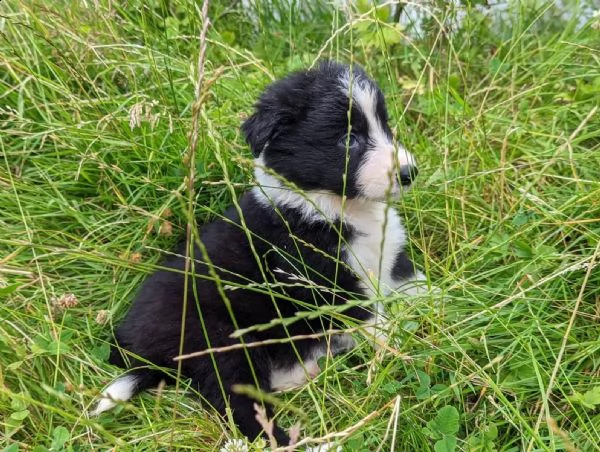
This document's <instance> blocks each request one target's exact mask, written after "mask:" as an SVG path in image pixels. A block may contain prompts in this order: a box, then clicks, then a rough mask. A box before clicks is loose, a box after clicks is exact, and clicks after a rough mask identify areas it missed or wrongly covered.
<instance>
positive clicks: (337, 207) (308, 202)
mask: <svg viewBox="0 0 600 452" xmlns="http://www.w3.org/2000/svg"><path fill="white" fill-rule="evenodd" d="M254 175H255V177H256V182H257V184H258V185H257V186H256V187H254V188H253V189H252V192H253V195H254V197H255V198H256V200H257V201H258V202H259V203H260V204H261V205H263V206H266V207H269V208H271V209H273V208H275V209H280V210H281V211H283V210H293V211H294V212H297V214H298V215H299V216H300V218H299V219H301V220H302V221H304V222H309V223H312V222H317V221H325V222H329V223H333V222H337V221H339V220H340V219H341V220H342V221H343V222H344V223H347V224H349V225H354V224H364V223H365V221H364V220H365V219H369V222H370V223H373V222H383V221H385V217H386V212H387V211H388V210H392V209H390V208H389V207H388V206H386V204H385V203H383V202H378V201H370V200H366V199H357V198H353V199H348V198H346V199H343V198H342V197H341V196H340V195H337V194H335V193H332V192H329V191H319V190H301V189H299V188H298V187H295V186H294V185H293V184H290V183H289V182H287V181H285V180H284V179H283V178H281V177H279V176H277V175H275V174H273V173H272V172H270V171H269V170H268V169H265V167H264V165H263V164H262V159H260V158H259V159H257V162H256V165H255V169H254ZM365 232H366V231H365Z"/></svg>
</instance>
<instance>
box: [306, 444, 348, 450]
mask: <svg viewBox="0 0 600 452" xmlns="http://www.w3.org/2000/svg"><path fill="white" fill-rule="evenodd" d="M333 451H335V452H342V446H336V445H335V444H331V443H324V444H319V445H317V446H310V447H307V448H306V452H333Z"/></svg>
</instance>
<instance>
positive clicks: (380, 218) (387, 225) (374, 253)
mask: <svg viewBox="0 0 600 452" xmlns="http://www.w3.org/2000/svg"><path fill="white" fill-rule="evenodd" d="M347 207H348V208H347V209H345V221H346V223H347V224H349V225H350V226H351V227H352V228H353V229H354V233H353V235H352V239H351V240H350V243H348V244H346V246H345V251H346V256H347V257H346V261H347V263H348V265H349V266H350V267H351V268H352V269H353V270H354V272H355V273H356V274H357V275H358V276H359V277H360V278H361V280H362V283H363V290H364V291H365V294H367V295H375V296H377V295H387V294H389V293H390V292H391V291H392V290H393V289H395V288H396V287H397V285H398V283H399V281H395V279H394V277H393V275H392V270H393V268H394V263H395V262H396V259H397V256H398V253H400V252H401V251H402V250H403V249H404V246H405V244H406V233H405V231H404V227H403V226H402V221H401V220H400V217H399V216H398V213H397V212H396V211H395V210H394V209H392V208H391V207H389V206H386V205H385V204H383V203H376V202H353V203H349V205H348V206H347Z"/></svg>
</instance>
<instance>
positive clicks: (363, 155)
mask: <svg viewBox="0 0 600 452" xmlns="http://www.w3.org/2000/svg"><path fill="white" fill-rule="evenodd" d="M242 130H243V132H244V134H245V136H246V139H247V141H248V143H249V145H250V147H251V149H252V152H253V154H254V157H255V158H256V169H255V175H256V181H257V186H256V187H254V188H253V189H252V190H250V191H248V192H247V193H245V194H244V195H243V196H242V197H241V198H240V199H239V202H238V205H237V206H235V207H231V208H229V209H228V210H227V211H226V212H225V214H224V217H223V218H222V219H219V220H216V221H215V222H213V223H210V224H207V225H205V226H203V227H202V228H201V230H200V241H201V243H202V246H201V247H196V248H195V250H194V261H193V262H192V266H193V269H194V274H193V276H192V275H190V276H189V278H188V282H187V284H186V274H185V271H184V269H185V257H184V256H185V255H186V252H185V245H181V246H180V247H179V248H178V249H177V251H176V253H175V255H174V257H169V258H167V259H166V260H165V262H164V263H163V269H161V270H159V271H157V272H155V273H154V274H152V275H151V276H150V277H149V278H148V279H147V280H146V281H145V282H144V284H143V285H142V287H141V289H140V291H139V293H138V295H137V298H136V299H135V301H134V303H133V305H132V306H131V309H130V311H129V313H128V314H127V316H126V317H125V320H124V321H123V322H122V324H121V325H120V327H119V328H118V330H117V332H116V343H117V345H118V347H117V348H115V349H114V350H113V352H112V354H111V358H110V362H111V363H113V364H116V365H118V366H122V367H128V368H130V371H129V372H128V373H127V374H126V375H125V376H123V377H121V378H119V379H118V380H116V381H115V382H113V383H112V384H111V385H110V386H109V387H108V388H107V389H106V390H104V392H103V396H102V399H101V400H100V402H99V404H98V406H97V408H96V410H95V412H96V413H100V412H102V411H105V410H107V409H110V408H111V407H113V406H114V405H115V404H116V403H115V401H117V400H127V399H129V398H130V397H131V396H133V395H134V394H135V393H137V392H139V391H141V390H144V389H146V388H150V387H153V386H156V385H157V384H158V383H159V382H160V381H161V380H163V379H166V380H167V381H168V380H169V378H168V376H167V374H166V373H165V372H164V370H165V369H167V370H168V369H177V365H178V363H177V362H176V361H174V360H173V358H175V357H176V356H178V355H179V354H180V344H182V345H181V347H182V351H183V353H184V354H187V353H192V352H197V351H201V350H205V349H207V348H215V347H226V346H235V345H236V344H241V343H242V342H243V343H253V342H260V341H265V340H270V339H283V341H280V342H279V343H275V344H274V343H272V342H271V343H269V344H268V345H262V346H259V347H252V348H240V347H238V348H235V347H234V348H233V349H232V350H230V351H227V352H215V353H213V354H205V355H203V356H198V357H193V358H189V359H185V360H183V361H182V362H181V374H182V375H183V376H185V377H187V378H190V379H191V381H192V384H193V386H194V387H195V388H196V389H197V390H198V391H199V393H200V394H201V395H202V396H203V397H204V398H205V399H206V400H207V401H208V402H210V404H212V405H213V406H214V407H215V408H216V409H217V410H218V411H219V412H220V413H221V414H223V413H224V412H225V407H226V405H229V406H230V407H231V409H232V411H233V417H234V420H235V422H236V424H237V426H238V427H239V429H240V431H241V432H242V433H243V434H244V435H246V436H247V437H249V438H251V439H253V438H255V437H256V436H258V435H259V434H260V433H261V426H260V425H259V423H258V422H257V421H256V420H255V411H254V408H253V404H254V400H253V399H252V398H250V397H248V396H247V395H244V394H243V393H240V392H239V391H236V390H234V386H235V385H250V386H252V387H255V388H257V389H259V390H261V391H265V392H269V391H274V390H281V389H288V388H292V387H296V386H299V385H301V384H303V383H304V382H305V381H306V379H307V378H312V377H314V376H315V375H316V374H317V373H318V372H319V366H318V365H317V360H318V359H319V358H320V357H322V356H324V355H326V354H336V353H339V352H341V351H345V350H347V349H349V348H351V347H352V346H353V344H354V341H353V339H352V338H351V337H350V336H348V335H332V336H331V337H326V336H325V335H322V336H321V338H317V339H302V340H300V339H298V340H294V339H293V338H294V337H295V336H300V335H308V334H313V333H319V332H321V333H322V332H324V331H325V330H329V329H331V328H340V327H343V326H344V325H345V324H347V322H348V321H349V322H351V323H362V322H365V323H366V324H368V325H371V326H370V328H372V329H373V332H374V333H376V329H375V328H374V327H373V324H377V323H378V322H380V321H381V319H383V318H384V311H383V307H382V305H381V304H380V303H375V302H373V303H368V302H365V303H357V302H354V303H348V302H349V301H357V300H368V299H371V298H375V297H378V298H379V299H381V296H385V295H387V294H388V293H389V292H390V291H392V290H394V289H396V288H398V287H400V286H402V285H403V284H405V283H406V282H408V281H411V280H415V279H421V278H422V276H421V275H420V274H419V273H418V272H416V271H415V268H414V266H413V264H412V263H411V262H410V261H409V259H408V257H407V255H406V253H405V252H404V246H405V243H406V234H405V231H404V228H403V226H402V223H401V220H400V218H399V216H398V214H397V213H396V212H395V211H394V210H393V209H391V208H389V206H387V205H386V201H387V200H389V199H390V198H391V199H393V198H394V197H397V196H399V195H400V194H401V193H402V191H403V190H405V189H407V188H408V187H409V186H410V184H411V182H412V181H413V179H414V177H415V176H416V174H417V168H416V164H415V160H414V158H413V157H412V155H411V154H410V153H409V152H407V151H406V150H405V149H404V148H403V147H402V146H400V145H399V144H397V143H395V142H394V139H393V137H392V132H391V130H390V128H389V126H388V115H387V111H386V105H385V101H384V97H383V94H382V93H381V91H380V90H379V88H378V87H377V85H376V84H375V83H374V82H373V81H372V80H370V79H369V78H368V77H367V75H366V74H365V72H364V71H363V70H362V69H360V68H359V67H357V66H353V67H348V66H345V65H342V64H338V63H334V62H324V63H322V64H321V65H320V66H319V67H318V68H316V69H311V70H306V71H301V72H297V73H294V74H291V75H289V76H287V77H286V78H284V79H282V80H279V81H276V82H274V83H273V84H271V85H270V86H269V87H268V88H267V89H266V90H265V92H264V93H263V94H262V96H261V97H260V100H259V101H258V103H257V104H256V106H255V111H254V113H253V114H252V115H251V116H250V117H249V118H248V120H247V121H246V122H245V123H244V124H243V125H242ZM186 291H187V306H186V307H185V308H184V297H186ZM322 307H327V309H326V312H327V315H324V314H322V312H323V310H322ZM319 308H321V315H310V314H311V313H313V312H315V311H316V310H318V309H319ZM282 319H283V320H282ZM270 322H272V323H270ZM258 325H262V326H263V327H257V326H258ZM245 329H247V330H246V333H245V334H243V335H242V336H241V337H239V334H238V335H234V332H236V331H238V330H245ZM288 338H292V339H291V340H290V339H288ZM121 352H124V353H125V354H126V355H127V358H128V359H127V360H128V361H129V363H128V364H126V359H125V358H124V357H123V355H122V354H121ZM161 369H163V370H161ZM171 374H173V373H171ZM266 408H267V414H268V416H269V417H271V416H272V409H271V408H270V407H268V406H267V407H266ZM274 435H275V437H276V439H277V440H278V442H279V443H280V444H288V441H289V438H288V436H287V435H286V434H285V433H284V432H283V430H282V429H281V428H279V427H275V431H274Z"/></svg>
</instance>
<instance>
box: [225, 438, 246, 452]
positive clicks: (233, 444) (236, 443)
mask: <svg viewBox="0 0 600 452" xmlns="http://www.w3.org/2000/svg"><path fill="white" fill-rule="evenodd" d="M249 451H250V449H249V448H248V443H246V441H245V440H243V439H230V440H229V441H227V442H226V443H225V444H223V447H221V449H220V452H249Z"/></svg>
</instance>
